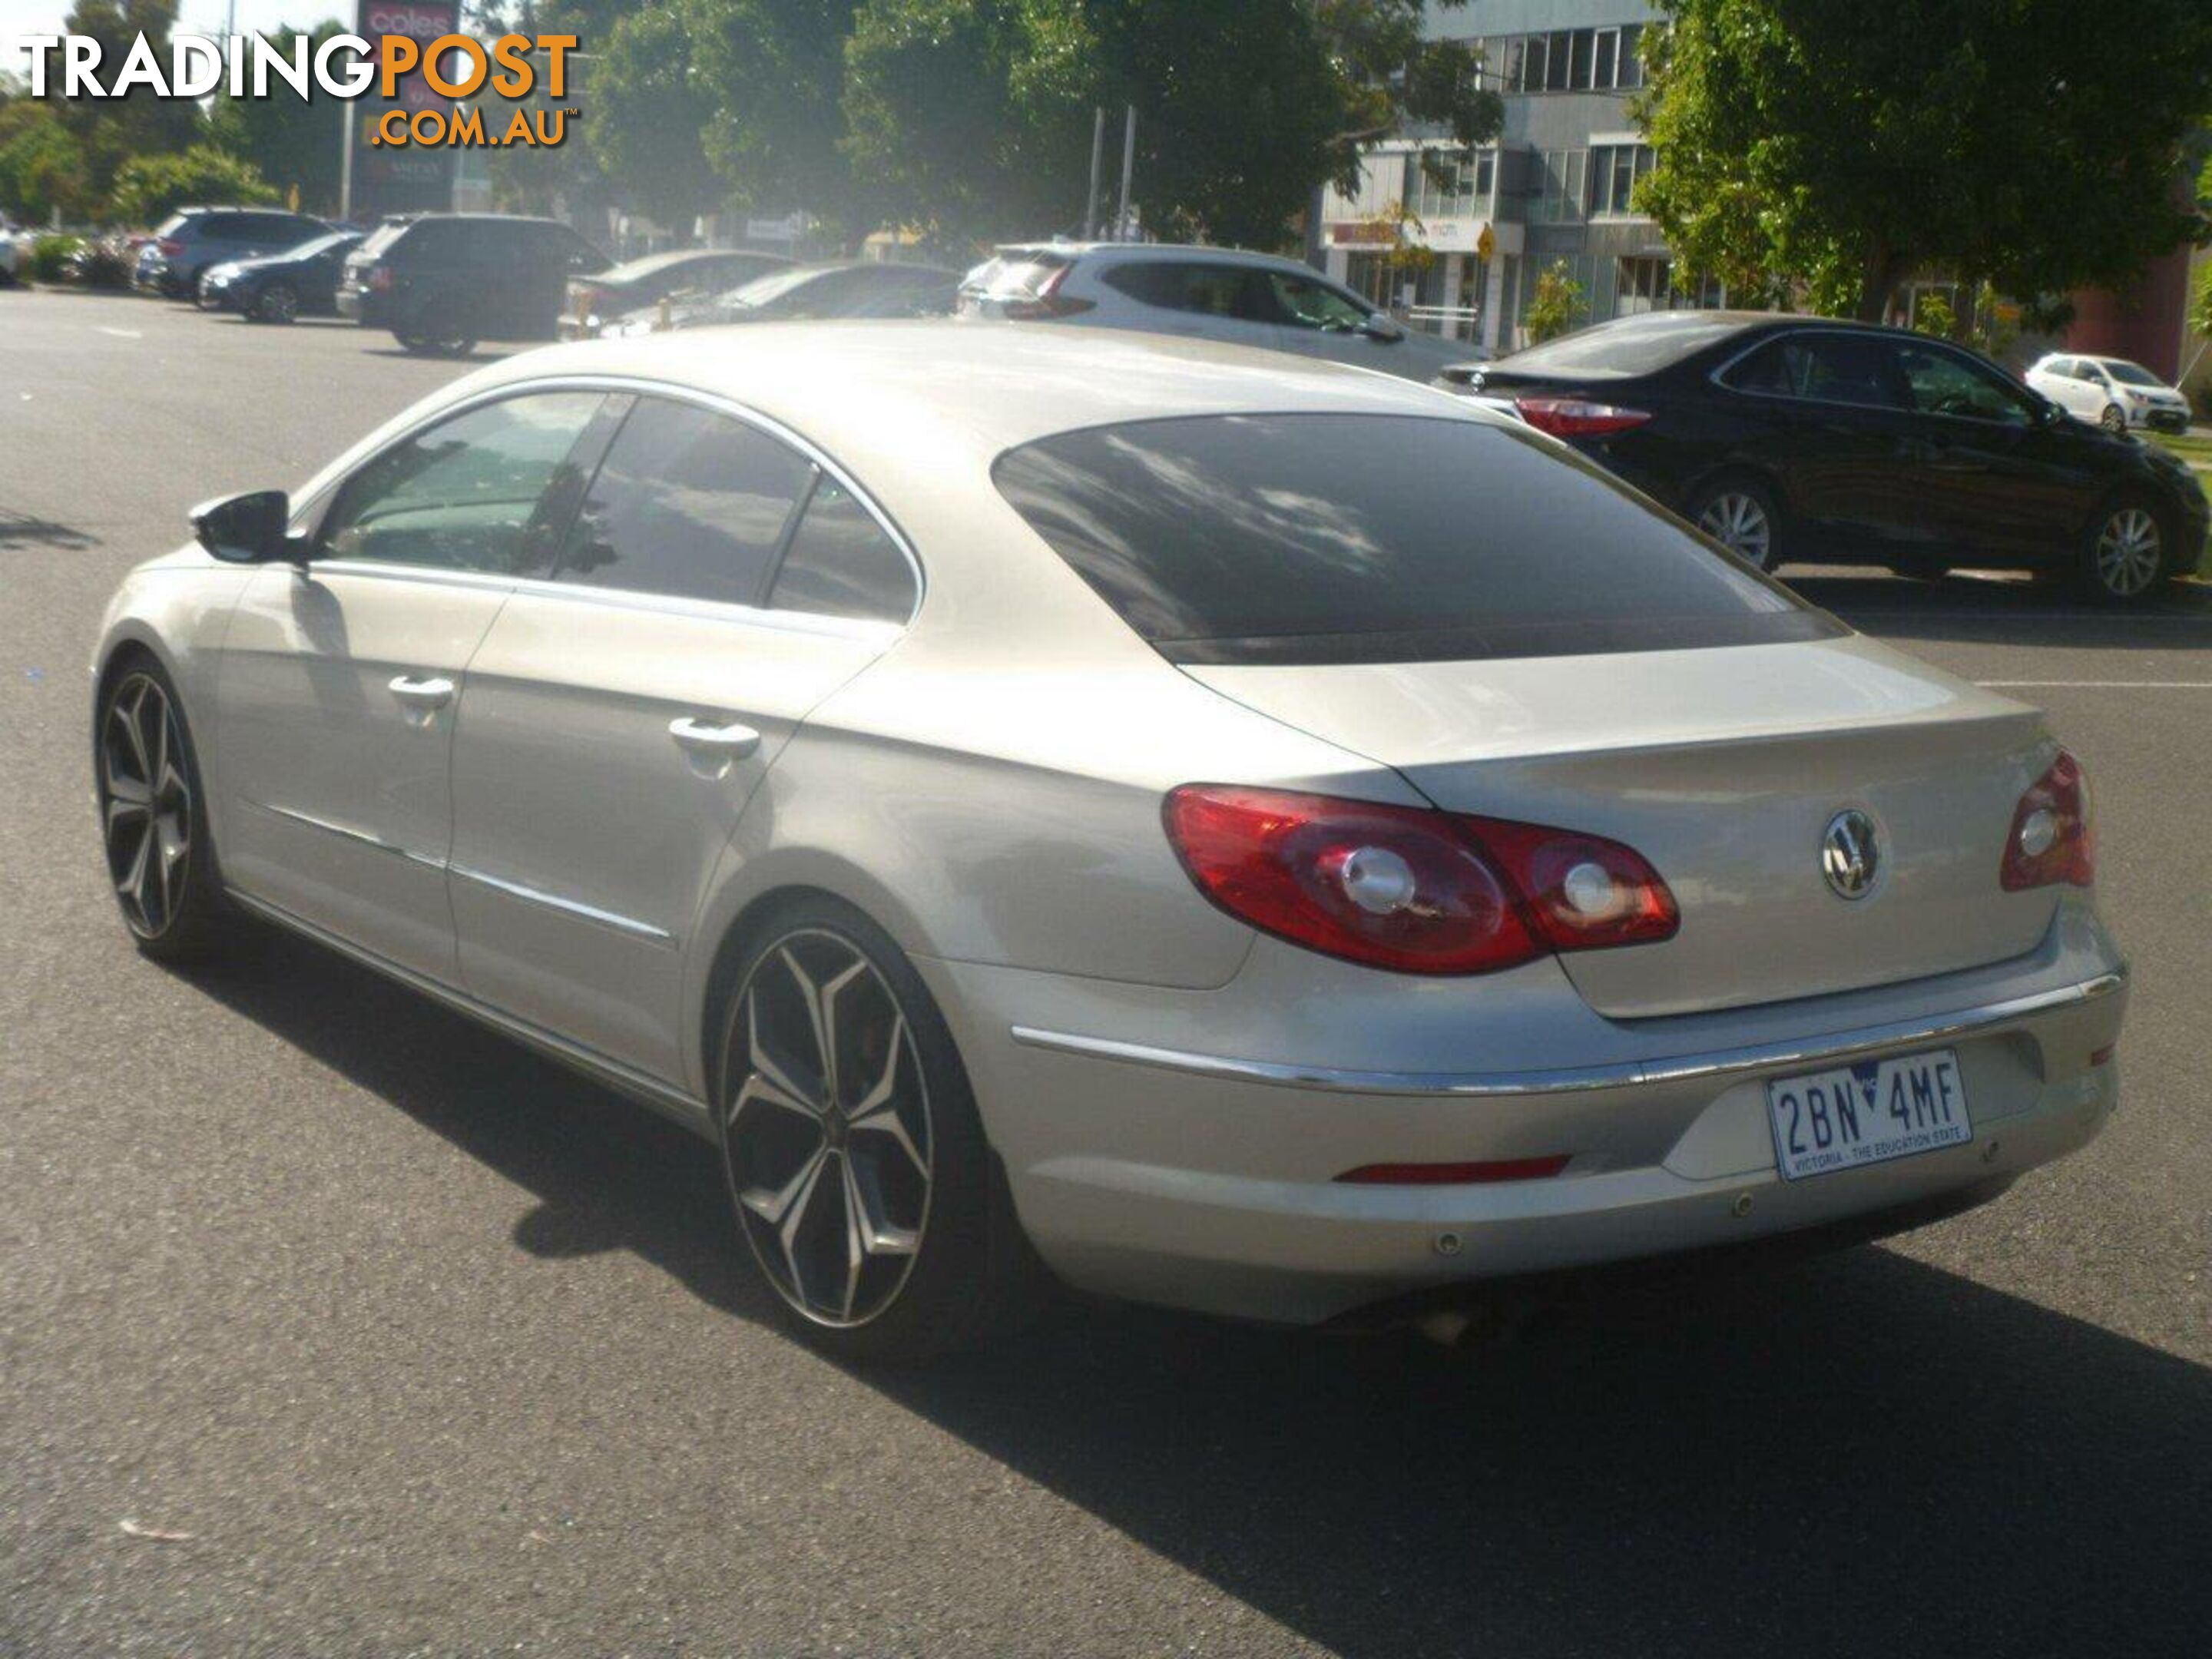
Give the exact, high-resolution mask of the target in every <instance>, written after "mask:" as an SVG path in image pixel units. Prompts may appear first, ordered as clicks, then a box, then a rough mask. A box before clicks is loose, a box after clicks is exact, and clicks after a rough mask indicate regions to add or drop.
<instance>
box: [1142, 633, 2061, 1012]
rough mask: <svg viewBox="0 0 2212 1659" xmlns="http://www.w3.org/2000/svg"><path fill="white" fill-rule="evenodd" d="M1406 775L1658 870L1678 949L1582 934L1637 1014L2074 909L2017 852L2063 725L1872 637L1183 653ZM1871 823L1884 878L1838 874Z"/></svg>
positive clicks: (1993, 939) (1469, 808) (1778, 985)
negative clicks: (1843, 838)
mask: <svg viewBox="0 0 2212 1659" xmlns="http://www.w3.org/2000/svg"><path fill="white" fill-rule="evenodd" d="M1184 671H1185V672H1187V673H1189V674H1191V675H1193V676H1194V678H1198V679H1199V680H1200V681H1202V682H1203V683H1204V684H1206V685H1209V686H1211V687H1212V688H1213V689H1214V690H1217V691H1219V692H1221V693H1223V694H1224V695H1225V696H1230V697H1232V698H1234V699H1236V700H1237V702H1242V703H1243V704H1245V705H1246V706H1248V707H1249V708H1255V709H1256V710H1258V711H1259V712H1261V713H1263V714H1268V715H1270V716H1272V717H1273V718H1275V719H1277V720H1282V721H1284V722H1285V724H1287V725H1291V726H1296V727H1298V728H1299V729H1301V730H1303V731H1306V732H1311V733H1313V734H1314V735H1315V736H1317V737H1320V738H1324V739H1326V740H1327V741H1328V742H1331V743H1334V744H1338V745H1339V746H1340V747H1342V748H1345V749H1348V750H1352V751H1354V752H1356V753H1358V754H1359V755H1362V756H1364V757H1367V758H1369V759H1371V760H1375V761H1378V762H1381V763H1384V764H1386V765H1389V766H1391V767H1393V768H1395V769H1397V770H1398V771H1399V772H1400V773H1401V774H1402V775H1404V776H1405V777H1407V779H1408V780H1410V781H1412V782H1413V785H1414V786H1415V787H1417V788H1419V790H1421V792H1422V793H1425V794H1426V795H1427V796H1428V797H1429V798H1430V799H1431V800H1433V801H1435V802H1436V803H1437V805H1439V806H1441V807H1443V808H1444V809H1445V810H1446V811H1454V812H1468V813H1477V814H1483V815H1486V816H1490V817H1501V818H1515V819H1520V820H1522V821H1525V822H1528V823H1545V824H1552V825H1556V826H1559V827H1562V828H1567V829H1581V830H1585V831H1588V832H1589V833H1592V834H1595V835H1600V836H1608V837H1610V838H1612V839H1613V840H1616V841H1620V842H1626V843H1627V844H1628V845H1629V846H1631V847H1633V848H1636V849H1637V850H1638V852H1640V853H1642V854H1644V856H1645V857H1646V858H1648V859H1649V860H1650V861H1651V862H1652V864H1653V865H1654V866H1656V868H1657V869H1658V871H1659V872H1660V874H1661V875H1662V876H1663V877H1664V878H1666V880H1667V883H1668V886H1669V887H1671V888H1672V889H1673V890H1674V898H1675V902H1677V904H1678V905H1679V906H1680V910H1681V926H1680V931H1679V932H1678V933H1676V934H1675V936H1674V938H1673V939H1668V940H1666V941H1665V942H1663V943H1660V944H1654V945H1632V946H1627V947H1624V948H1620V949H1616V950H1607V951H1578V952H1572V953H1570V954H1568V955H1566V956H1564V957H1561V959H1560V960H1561V964H1562V966H1563V967H1564V968H1565V971H1566V973H1567V975H1569V977H1570V978H1571V980H1572V981H1573V982H1574V984H1575V987H1576V988H1577V990H1578V991H1579V992H1580V993H1581V994H1582V995H1583V999H1584V1000H1586V1001H1588V1002H1589V1004H1590V1006H1592V1007H1594V1008H1595V1009H1596V1010H1598V1011H1599V1012H1601V1013H1604V1014H1606V1015H1608V1016H1610V1017H1613V1018H1647V1017H1652V1016H1658V1015H1665V1014H1675V1013H1684V1012H1693V1011H1699V1010H1706V1009H1717V1008H1728V1007H1734V1006H1745V1005H1749V1004H1754V1003H1762V1002H1773V1001H1780V1000H1786V999H1789V998H1792V997H1802V996H1814V995H1820V994H1826V993H1832V992H1838V991H1844V990H1851V989H1857V988H1859V987H1864V986H1870V985H1879V984H1884V983H1889V982H1893V981H1902V980H1909V979H1916V978H1919V977H1923V976H1924V975H1931V974H1942V973H1949V972H1954V971H1957V970H1959V969H1966V968H1972V967H1977V966H1979V965H1981V964H1983V963H1990V962H1996V961H2001V960H2003V959H2005V958H2007V957H2015V956H2019V955H2021V954H2022V953H2024V952H2026V951H2030V950H2033V948H2034V947H2035V945H2036V944H2037V943H2038V942H2039V940H2040V939H2042V937H2043V935H2044V933H2045V931H2046V930H2047V929H2048V927H2049V926H2050V923H2051V916H2052V914H2053V912H2054V910H2055V908H2056V906H2057V894H2056V890H2053V889H2049V888H2045V889H2039V890H2031V891H2027V892H2021V893H2007V892H2005V891H2003V890H2002V889H2001V888H2000V887H1999V885H1998V882H1997V869H1998V862H1999V860H2000V858H2001V856H2002V853H2003V850H2004V840H2005V836H2006V835H2007V834H2008V831H2009V829H2010V826H2011V823H2012V816H2013V811H2014V808H2015V805H2017V804H2018V802H2019V800H2020V797H2021V793H2022V792H2024V791H2025V790H2026V789H2027V787H2028V786H2029V785H2030V784H2032V783H2033V782H2034V781H2035V780H2036V779H2037V778H2038V777H2039V776H2040V775H2041V774H2042V772H2043V771H2044V769H2045V767H2047V766H2048V765H2049V764H2050V762H2051V756H2052V754H2053V752H2054V749H2053V745H2052V744H2051V741H2050V739H2049V738H2047V737H2046V736H2045V733H2044V731H2043V726H2042V720H2041V717H2040V715H2039V714H2037V713H2036V712H2035V711H2034V710H2033V709H2031V708H2025V707H2023V706H2022V705H2021V704H2018V703H2015V702H2012V701H2010V700H2009V699H2008V698H2004V697H2001V696H1996V695H1994V694H1992V693H1990V692H1986V691H1982V690H1978V689H1977V688H1975V687H1973V686H1972V685H1968V684H1965V683H1963V682H1960V681H1958V680H1954V679H1952V678H1949V677H1948V676H1946V675H1943V674H1940V673H1938V672H1936V671H1934V670H1931V669H1929V668H1926V667H1923V665H1919V664H1917V663H1914V662H1912V661H1911V660H1909V659H1905V658H1903V657H1901V656H1899V655H1898V654H1896V653H1893V652H1891V651H1889V650H1887V648H1886V647H1881V646H1880V645H1876V644H1875V643H1874V642H1873V641H1869V640H1865V639H1862V638H1858V637H1856V636H1851V637H1845V638H1842V639H1837V640H1832V641H1819V642H1815V643H1792V644H1778V645H1753V646H1740V647H1726V648H1718V649H1711V650H1687V651H1668V652H1644V653H1620V654H1610V655H1603V656H1583V657H1553V658H1521V659H1504V660H1489V661H1473V662H1437V663H1384V664H1349V665H1331V666H1326V667H1307V666H1297V667H1287V666H1284V667H1279V666H1241V665H1240V666H1205V665H1194V666H1189V667H1187V668H1186V669H1185V670H1184ZM1850 809H1857V811H1861V812H1863V813H1865V814H1866V815H1867V816H1868V817H1870V818H1871V819H1872V821H1873V823H1874V825H1875V831H1876V836H1877V848H1878V853H1879V861H1878V864H1877V866H1876V874H1875V880H1874V883H1873V885H1872V888H1871V890H1869V892H1868V893H1867V894H1866V895H1865V896H1863V897H1861V898H1857V899H1845V898H1843V897H1840V896H1838V894H1837V893H1836V892H1835V891H1834V890H1832V889H1831V887H1830V886H1829V884H1828V882H1827V879H1826V876H1825V875H1824V873H1823V871H1822V859H1821V854H1822V842H1823V837H1824V836H1825V835H1826V830H1827V828H1828V825H1829V823H1831V821H1832V819H1834V818H1835V817H1836V816H1837V815H1838V813H1841V812H1844V811H1847V810H1850Z"/></svg>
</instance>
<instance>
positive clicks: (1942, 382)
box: [1897, 345, 2035, 426]
mask: <svg viewBox="0 0 2212 1659" xmlns="http://www.w3.org/2000/svg"><path fill="white" fill-rule="evenodd" d="M1897 355H1898V359H1899V367H1900V368H1902V369H1903V371H1904V374H1905V387H1906V390H1907V391H1908V392H1909V393H1910V394H1911V398H1912V407H1913V408H1914V409H1915V410H1917V411H1918V412H1919V413H1921V414H1923V415H1948V416H1954V417H1955V418H1957V419H1960V420H1967V421H1991V422H1996V423H1997V424H1999V425H2002V426H2032V425H2033V424H2034V422H2035V411H2034V410H2033V407H2031V405H2030V404H2028V402H2027V399H2026V398H2023V397H2022V396H2021V394H2020V392H2018V391H2017V390H2016V389H2015V387H2014V386H2013V385H2012V383H2011V382H2010V381H2008V380H2006V379H2005V378H2004V377H2003V376H2002V375H2001V374H1996V373H1995V372H1993V371H1992V370H1990V369H1986V368H1983V367H1982V366H1981V365H1980V364H1979V363H1977V362H1972V361H1970V360H1969V359H1967V358H1965V357H1960V356H1956V355H1954V354H1953V353H1951V352H1948V351H1943V350H1939V349H1936V348H1935V347H1932V346H1917V345H1908V346H1900V347H1899V348H1897Z"/></svg>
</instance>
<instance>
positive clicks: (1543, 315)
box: [1522, 259, 1589, 345]
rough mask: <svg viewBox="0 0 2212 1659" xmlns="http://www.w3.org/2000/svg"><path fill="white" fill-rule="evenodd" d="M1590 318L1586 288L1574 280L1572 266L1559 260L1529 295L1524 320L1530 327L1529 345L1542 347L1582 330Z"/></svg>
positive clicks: (1539, 280) (1549, 268) (1543, 273)
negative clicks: (1585, 298) (1565, 335)
mask: <svg viewBox="0 0 2212 1659" xmlns="http://www.w3.org/2000/svg"><path fill="white" fill-rule="evenodd" d="M1588 316H1589V305H1588V304H1587V303H1586V302H1585V301H1584V300H1583V285H1582V284H1581V283H1578V282H1577V281H1576V280H1575V276H1574V269H1573V267H1572V266H1571V265H1569V264H1568V263H1567V262H1566V261H1565V259H1557V260H1554V261H1553V263H1552V264H1551V265H1550V266H1549V267H1548V268H1547V269H1546V270H1544V271H1543V272H1542V273H1541V275H1540V276H1538V277H1537V278H1536V291H1535V292H1534V294H1532V295H1529V297H1528V311H1527V313H1526V314H1525V315H1524V316H1523V318H1522V321H1523V322H1524V323H1526V324H1527V325H1528V343H1529V344H1531V345H1541V344H1542V343H1544V342H1545V341H1547V340H1556V339H1557V338H1559V336H1560V335H1562V334H1565V333H1566V332H1567V331H1570V330H1571V329H1574V328H1578V327H1580V326H1581V325H1582V323H1583V319H1585V318H1586V317H1588Z"/></svg>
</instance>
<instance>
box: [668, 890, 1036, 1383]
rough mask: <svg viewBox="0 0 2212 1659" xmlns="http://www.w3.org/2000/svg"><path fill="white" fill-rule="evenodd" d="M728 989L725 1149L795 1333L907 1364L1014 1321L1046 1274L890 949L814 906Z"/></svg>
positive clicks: (748, 951) (742, 1210)
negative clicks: (845, 1074)
mask: <svg viewBox="0 0 2212 1659" xmlns="http://www.w3.org/2000/svg"><path fill="white" fill-rule="evenodd" d="M721 982H722V983H724V984H725V985H726V986H727V987H728V989H727V992H726V994H725V995H724V996H723V997H722V998H721V999H720V1001H719V1003H718V1005H717V1006H716V1008H715V1019H716V1024H714V1026H712V1027H710V1028H709V1029H710V1030H715V1031H718V1032H719V1033H720V1038H719V1041H718V1042H717V1044H716V1047H715V1049H714V1055H713V1060H714V1065H713V1067H712V1076H713V1078H714V1133H715V1141H716V1144H717V1146H719V1147H720V1151H721V1159H722V1170H723V1174H724V1177H725V1184H726V1187H727V1188H728V1192H729V1195H730V1206H731V1210H732V1215H733V1216H734V1218H735V1220H736V1224H737V1227H738V1231H739V1232H740V1233H741V1234H742V1235H743V1236H744V1240H745V1243H746V1246H747V1249H749V1251H750V1255H751V1257H752V1260H753V1263H754V1266H755V1267H757V1269H758V1271H759V1273H760V1275H761V1278H762V1279H763V1282H764V1283H765V1284H766V1285H768V1287H769V1292H770V1294H771V1295H772V1296H773V1297H774V1298H775V1304H776V1307H777V1310H778V1311H779V1313H780V1315H781V1317H782V1319H783V1322H784V1323H785V1325H786V1327H787V1328H789V1329H790V1330H792V1331H793V1332H794V1333H796V1334H798V1335H799V1336H800V1337H801V1338H803V1339H804V1340H806V1341H807V1342H809V1343H811V1344H812V1345H813V1346H816V1347H817V1348H820V1349H821V1350H823V1352H827V1353H829V1354H831V1355H834V1356H836V1358H842V1359H848V1360H893V1361H898V1360H906V1361H911V1360H916V1359H922V1358H930V1357H933V1356H935V1355H938V1354H941V1353H945V1352H951V1351H952V1350H955V1349H958V1348H963V1347H967V1346H973V1345H975V1344H976V1343H978V1342H980V1341H981V1340H984V1339H985V1338H986V1337H987V1336H988V1335H989V1334H993V1333H994V1331H995V1330H997V1329H999V1328H1003V1327H1004V1326H1006V1324H1008V1323H1010V1322H1012V1318H1013V1317H1014V1316H1015V1315H1016V1314H1017V1313H1018V1312H1019V1311H1021V1310H1024V1307H1025V1306H1026V1305H1027V1304H1029V1303H1030V1300H1031V1299H1032V1297H1033V1294H1034V1292H1035V1291H1036V1287H1037V1285H1039V1283H1040V1282H1041V1280H1042V1275H1043V1270H1042V1267H1040V1266H1039V1265H1038V1264H1037V1263H1036V1258H1035V1256H1034V1255H1033V1254H1032V1253H1031V1252H1030V1248H1029V1244H1028V1241H1027V1240H1026V1239H1025V1238H1024V1237H1022V1234H1021V1229H1020V1226H1019V1224H1018V1222H1017V1221H1016V1220H1015V1218H1014V1214H1013V1206H1012V1200H1011V1197H1010V1196H1009V1194H1007V1192H1006V1185H1005V1180H1004V1176H1003V1175H1002V1174H1001V1173H1000V1170H999V1169H998V1165H997V1164H996V1162H995V1159H994V1156H993V1154H992V1152H991V1148H990V1146H989V1143H988V1142H987V1140H986V1139H985V1138H984V1134H983V1126H982V1120H981V1118H980V1117H979V1116H978V1115H977V1114H976V1110H975V1097H974V1096H973V1094H972V1093H971V1092H970V1091H969V1085H968V1076H967V1072H966V1069H965V1068H964V1067H963V1066H962V1065H961V1063H960V1055H959V1052H958V1050H957V1048H955V1046H954V1044H953V1041H952V1034H951V1030H949V1029H948V1028H947V1026H946V1025H945V1019H944V1016H943V1015H942V1014H941V1013H939V1011H938V1008H937V1005H936V1003H935V1001H934V1000H933V999H932V998H931V997H930V994H929V992H928V989H927V987H925V986H924V985H923V984H922V982H921V977H920V976H919V975H917V974H916V973H915V970H914V968H913V966H912V964H911V963H908V960H907V958H906V956H905V954H904V953H903V952H902V951H900V949H899V948H898V946H897V945H896V944H895V943H893V942H892V940H891V939H890V935H888V934H887V933H884V931H883V930H882V929H881V928H879V927H877V926H876V925H875V924H874V923H873V922H872V921H869V920H868V918H867V917H866V916H865V915H861V914H860V912H859V911H858V910H855V909H854V908H852V907H851V906H850V905H848V904H845V903H843V902H840V901H838V900H836V899H833V898H830V897H829V896H827V895H812V896H806V897H804V898H800V899H798V900H795V901H793V902H791V903H789V904H787V905H785V906H782V907H780V908H778V909H776V910H775V912H774V913H773V914H772V915H770V916H769V918H768V919H767V920H766V921H763V923H761V924H760V926H759V927H757V928H755V929H753V930H752V933H751V937H750V942H749V943H748V945H746V947H745V948H744V951H742V952H741V954H740V955H739V956H738V959H737V961H736V962H735V963H734V964H733V967H732V971H731V972H730V973H729V974H728V975H726V977H723V978H722V979H721ZM825 1052H826V1053H827V1054H830V1055H833V1056H835V1060H823V1059H822V1058H821V1056H822V1055H823V1054H824V1053H825ZM855 1066H857V1067H859V1068H860V1076H858V1077H854V1078H848V1079H843V1080H842V1082H840V1081H838V1080H836V1079H835V1078H834V1076H833V1073H836V1072H838V1071H842V1070H844V1069H847V1068H848V1067H855ZM832 1182H834V1183H835V1184H834V1185H832V1184H830V1183H832Z"/></svg>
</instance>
